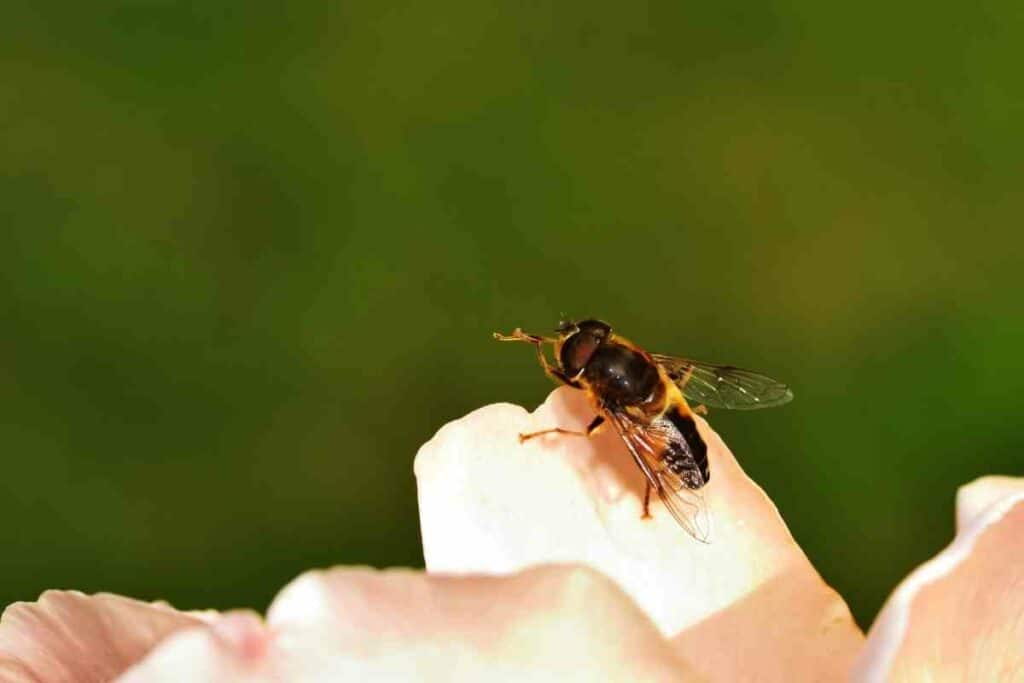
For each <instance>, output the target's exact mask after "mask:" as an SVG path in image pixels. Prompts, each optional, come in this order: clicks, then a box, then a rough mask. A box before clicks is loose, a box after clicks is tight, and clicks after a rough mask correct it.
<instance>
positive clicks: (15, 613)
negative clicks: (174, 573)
mask: <svg viewBox="0 0 1024 683" xmlns="http://www.w3.org/2000/svg"><path fill="white" fill-rule="evenodd" d="M202 623H203V619H202V618H201V617H199V616H193V615H190V614H186V613H183V612H179V611H177V610H174V609H172V608H171V607H168V606H167V605H163V604H153V603H146V602H141V601H139V600H132V599H130V598H124V597H121V596H119V595H110V594H105V593H101V594H98V595H91V596H90V595H84V594H82V593H79V592H77V591H58V590H51V591H46V592H45V593H43V594H42V596H40V598H39V600H38V601H36V602H16V603H13V604H12V605H10V606H9V607H8V608H7V609H6V610H4V613H3V618H2V619H0V681H2V682H3V683H8V682H14V681H18V682H21V681H45V682H46V683H50V682H56V681H60V682H64V681H68V682H71V681H74V682H76V683H78V682H81V683H92V682H93V681H97V682H100V681H104V682H105V681H110V680H112V679H113V678H114V677H116V676H117V675H118V674H120V673H121V672H122V671H124V670H125V669H127V668H128V667H130V666H131V665H132V664H134V663H135V662H137V661H138V660H140V659H142V657H144V656H145V654H146V653H147V652H149V650H150V649H152V648H153V647H154V646H155V645H156V644H157V643H159V642H160V641H162V640H163V639H164V638H166V637H167V636H169V635H170V634H172V633H174V632H175V631H178V630H181V629H187V628H189V627H193V626H195V625H197V624H202Z"/></svg>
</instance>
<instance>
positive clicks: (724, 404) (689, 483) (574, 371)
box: [494, 320, 793, 543]
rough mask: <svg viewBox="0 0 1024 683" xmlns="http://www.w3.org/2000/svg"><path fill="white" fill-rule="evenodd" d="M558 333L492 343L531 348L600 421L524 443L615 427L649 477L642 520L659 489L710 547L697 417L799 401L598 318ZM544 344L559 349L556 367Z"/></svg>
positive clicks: (760, 378) (775, 386)
mask: <svg viewBox="0 0 1024 683" xmlns="http://www.w3.org/2000/svg"><path fill="white" fill-rule="evenodd" d="M557 332H558V336H557V337H541V336H537V335H534V334H528V333H526V332H523V331H522V330H521V329H519V328H516V329H515V331H513V332H512V334H509V335H504V334H499V333H497V332H496V333H495V334H494V338H495V339H498V340H499V341H522V342H527V343H529V344H533V345H534V347H535V349H536V351H537V358H538V359H539V360H540V364H541V366H542V367H543V368H544V371H545V372H546V373H547V374H548V375H549V376H551V377H552V378H554V379H555V380H557V381H559V382H562V383H564V384H568V385H569V386H571V387H574V388H576V389H581V390H583V391H585V392H586V394H587V397H588V398H589V399H590V403H591V405H592V406H593V407H594V410H595V412H596V413H597V416H596V417H595V418H594V419H593V421H591V422H590V424H589V425H588V426H587V428H586V430H585V431H573V430H569V429H563V428H561V427H553V428H550V429H544V430H541V431H538V432H531V433H529V434H520V435H519V440H520V442H523V441H526V440H527V439H532V438H535V437H538V436H541V435H543V434H570V435H578V436H590V435H592V434H593V433H594V432H595V431H596V430H597V429H598V428H599V427H601V426H602V425H603V424H605V423H606V422H609V423H611V425H612V426H613V427H614V428H615V430H616V431H617V432H618V434H619V436H620V437H622V440H623V441H624V442H625V444H626V447H627V448H628V449H629V452H630V454H631V455H632V456H633V460H634V461H635V462H636V464H637V466H638V467H639V468H640V470H641V471H642V472H643V474H644V479H645V482H646V489H645V491H644V507H643V518H648V517H650V501H651V491H652V490H654V491H655V492H656V493H657V494H658V497H659V498H660V499H661V501H662V503H664V505H665V507H666V508H667V509H668V511H669V512H670V513H671V514H672V516H673V517H674V518H675V519H676V521H677V522H679V525H680V526H682V527H683V529H685V530H686V531H687V532H688V533H689V534H690V535H691V536H693V537H694V538H695V539H697V540H698V541H701V542H704V543H707V542H708V538H709V533H710V524H709V520H708V513H707V507H706V505H705V503H704V496H703V493H702V491H701V489H702V488H703V487H704V485H705V484H707V483H708V481H709V479H710V478H711V472H710V470H709V469H708V457H707V445H706V444H705V443H704V440H703V439H702V438H701V436H700V434H699V432H698V431H697V423H696V421H695V420H694V419H693V414H694V412H699V413H702V414H703V413H705V412H706V408H707V407H711V408H728V409H732V410H750V409H755V408H769V407H771V406H778V405H782V404H783V403H786V402H788V401H790V400H791V399H792V398H793V393H792V392H791V391H790V390H789V387H787V386H786V385H785V384H783V383H781V382H777V381H775V380H773V379H770V378H768V377H765V376H764V375H759V374H757V373H755V372H750V371H748V370H741V369H740V368H736V367H733V366H731V365H713V364H710V363H701V362H698V361H694V360H689V359H686V358H675V357H672V356H664V355H661V354H657V353H649V352H647V351H645V350H644V349H642V348H640V347H639V346H637V345H636V344H634V343H633V342H631V341H629V340H628V339H625V338H624V337H620V336H619V335H617V334H615V333H614V332H612V328H611V327H610V326H609V325H608V324H607V323H605V322H602V321H600V320H583V321H581V322H572V321H563V322H561V323H559V325H558V328H557ZM544 344H551V345H553V346H554V356H555V364H554V365H552V364H551V363H550V362H549V361H548V359H547V356H546V355H545V354H544V350H543V346H544ZM687 400H690V401H693V402H694V404H695V408H692V409H691V407H690V405H689V403H687Z"/></svg>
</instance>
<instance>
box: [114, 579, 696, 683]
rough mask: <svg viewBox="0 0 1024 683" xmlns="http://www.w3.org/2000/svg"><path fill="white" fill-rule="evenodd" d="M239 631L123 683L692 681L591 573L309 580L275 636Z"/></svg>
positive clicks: (631, 608) (272, 621) (157, 655)
mask: <svg viewBox="0 0 1024 683" xmlns="http://www.w3.org/2000/svg"><path fill="white" fill-rule="evenodd" d="M236 626H238V628H239V629H241V630H243V631H246V632H245V633H242V634H240V635H239V634H236V635H235V636H233V637H229V638H227V639H225V638H224V637H223V636H218V634H216V633H215V632H214V631H213V630H212V629H196V630H193V631H189V632H185V633H181V634H179V635H177V636H175V637H173V638H171V639H169V640H168V641H167V642H165V643H164V644H163V645H162V646H160V647H159V648H158V649H157V650H156V651H155V652H154V653H153V654H152V655H151V656H150V657H149V658H147V659H146V660H145V661H143V662H142V663H141V664H139V665H138V666H137V667H136V668H135V669H133V670H132V671H131V672H130V673H129V674H128V675H126V676H125V677H124V678H123V679H122V681H121V683H133V682H135V681H147V682H152V681H181V680H188V681H192V682H195V683H204V682H212V681H237V682H240V683H245V682H255V681H282V680H287V681H292V680H295V681H299V680H301V681H336V680H416V681H450V680H467V681H470V680H559V681H572V680H638V681H680V680H683V681H685V680H692V672H691V671H689V670H688V669H687V668H686V666H685V665H684V664H683V663H682V662H681V661H680V660H679V659H678V658H677V657H676V655H675V654H674V653H673V652H672V650H671V648H670V647H669V645H668V644H667V643H666V642H665V641H664V640H663V639H662V638H661V637H660V635H659V634H658V632H657V630H656V629H655V628H654V626H653V625H652V624H651V623H650V621H649V620H648V619H647V618H646V617H645V616H644V615H643V613H642V612H640V611H639V610H638V609H637V608H636V606H635V605H633V603H632V602H631V601H630V600H629V599H628V598H627V597H626V596H624V595H623V594H622V593H621V591H619V590H618V589H617V588H616V587H615V586H614V585H613V584H612V583H611V582H610V581H608V580H607V579H605V578H604V577H601V576H599V575H597V574H595V573H594V572H591V571H588V570H585V569H580V568H566V567H544V568H537V569H534V570H530V571H528V572H524V573H522V574H520V575H515V576H509V577H501V578H498V577H460V578H452V577H441V576H427V575H424V574H422V573H418V572H412V571H408V570H391V571H383V572H381V571H374V570H369V569H332V570H328V571H317V572H309V573H307V574H304V575H302V576H300V577H299V578H298V579H296V580H295V581H293V582H292V583H291V584H290V585H289V586H287V587H286V588H285V589H284V590H283V591H282V592H281V594H280V595H279V596H278V597H277V598H276V599H275V600H274V603H273V605H272V606H271V608H270V611H269V612H268V616H267V627H261V626H260V625H259V624H252V625H250V626H249V627H246V626H242V625H236ZM246 629H248V630H246ZM245 641H249V643H250V645H249V650H250V651H249V655H244V654H243V650H245V649H246V648H245V646H240V645H239V643H240V642H245Z"/></svg>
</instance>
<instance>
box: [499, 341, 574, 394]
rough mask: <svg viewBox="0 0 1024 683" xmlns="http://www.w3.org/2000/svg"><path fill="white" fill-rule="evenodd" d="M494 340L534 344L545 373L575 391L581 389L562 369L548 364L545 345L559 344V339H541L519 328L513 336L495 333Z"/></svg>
mask: <svg viewBox="0 0 1024 683" xmlns="http://www.w3.org/2000/svg"><path fill="white" fill-rule="evenodd" d="M494 338H495V339H497V340H498V341H521V342H526V343H528V344H533V348H534V349H535V350H536V351H537V360H538V361H539V362H540V366H541V367H542V368H544V372H545V373H546V374H547V375H548V376H549V377H554V378H555V379H556V380H558V381H559V382H562V383H563V384H568V385H569V386H571V387H573V388H575V389H579V388H580V385H579V383H578V382H576V381H575V380H573V379H572V378H570V377H569V376H568V375H566V374H565V373H564V372H562V371H561V370H560V369H558V368H555V367H552V366H551V364H550V363H549V362H548V358H547V356H545V355H544V349H543V346H544V344H552V345H553V344H557V343H558V340H557V339H554V338H552V337H540V336H538V335H535V334H529V333H527V332H523V330H522V329H520V328H518V327H517V328H516V329H514V330H512V334H501V333H500V332H495V333H494Z"/></svg>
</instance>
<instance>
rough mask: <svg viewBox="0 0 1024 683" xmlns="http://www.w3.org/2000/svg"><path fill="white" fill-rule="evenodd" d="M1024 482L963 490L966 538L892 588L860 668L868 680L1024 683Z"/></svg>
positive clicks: (961, 530)
mask: <svg viewBox="0 0 1024 683" xmlns="http://www.w3.org/2000/svg"><path fill="white" fill-rule="evenodd" d="M1022 539H1024V479H1019V478H1011V477H982V478H981V479H978V480H976V481H974V482H972V483H970V484H968V485H966V486H964V487H962V488H961V489H960V491H959V492H958V494H957V535H956V538H955V539H954V540H953V542H952V543H951V544H950V545H949V546H948V547H947V548H946V549H945V550H943V551H942V552H941V553H939V554H938V555H937V556H935V557H934V558H932V559H931V560H929V561H928V562H926V563H925V564H923V565H921V566H920V567H918V568H917V569H916V570H914V572H913V573H911V574H910V576H908V577H907V578H906V579H904V581H903V582H902V583H901V584H900V585H899V587H898V588H897V589H896V590H895V592H893V594H892V595H891V596H890V597H889V600H888V601H887V602H886V604H885V607H884V608H883V609H882V611H881V613H880V614H879V616H878V619H877V620H876V621H875V623H874V625H873V626H872V627H871V632H870V633H869V635H868V641H867V646H866V647H865V649H864V651H863V653H862V654H861V657H860V658H859V660H858V662H857V667H856V670H855V680H859V681H871V682H873V681H947V680H948V681H1022V680H1024V540H1022Z"/></svg>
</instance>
